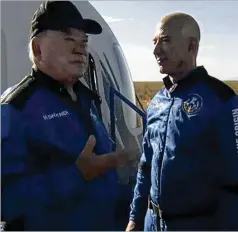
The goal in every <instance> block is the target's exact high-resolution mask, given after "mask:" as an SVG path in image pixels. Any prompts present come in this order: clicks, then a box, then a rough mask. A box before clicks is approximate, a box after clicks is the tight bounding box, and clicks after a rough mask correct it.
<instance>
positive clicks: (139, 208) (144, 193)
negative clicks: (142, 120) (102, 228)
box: [129, 130, 153, 230]
mask: <svg viewBox="0 0 238 232" xmlns="http://www.w3.org/2000/svg"><path fill="white" fill-rule="evenodd" d="M152 155H153V153H152V148H151V146H150V142H149V132H148V130H147V131H146V133H145V135H144V138H143V154H142V156H141V159H140V163H139V167H138V172H137V179H136V185H135V189H134V197H133V200H132V203H131V211H130V218H129V220H130V221H134V222H135V224H136V229H137V230H139V229H141V230H143V228H144V217H145V213H146V210H147V205H148V196H149V192H150V186H151V161H152Z"/></svg>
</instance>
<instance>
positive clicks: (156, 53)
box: [153, 44, 162, 56]
mask: <svg viewBox="0 0 238 232" xmlns="http://www.w3.org/2000/svg"><path fill="white" fill-rule="evenodd" d="M153 53H154V55H155V56H158V55H160V54H161V53H162V49H161V47H160V46H159V44H157V45H156V46H155V48H154V51H153Z"/></svg>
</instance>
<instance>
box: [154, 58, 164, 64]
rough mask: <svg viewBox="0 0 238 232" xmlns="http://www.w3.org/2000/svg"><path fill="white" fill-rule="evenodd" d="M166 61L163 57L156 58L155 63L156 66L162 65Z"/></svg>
mask: <svg viewBox="0 0 238 232" xmlns="http://www.w3.org/2000/svg"><path fill="white" fill-rule="evenodd" d="M166 60H167V58H165V57H157V58H156V61H157V62H158V64H162V63H164V62H165V61H166Z"/></svg>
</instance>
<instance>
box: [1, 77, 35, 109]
mask: <svg viewBox="0 0 238 232" xmlns="http://www.w3.org/2000/svg"><path fill="white" fill-rule="evenodd" d="M33 83H35V79H34V78H33V77H32V76H26V77H25V78H23V79H22V80H21V81H20V82H19V83H18V84H17V85H15V86H14V87H13V88H12V89H11V90H10V91H9V92H7V93H6V94H4V95H2V96H1V104H12V105H14V106H16V107H17V108H19V107H21V106H24V104H25V102H26V100H28V97H29V96H30V95H31V94H32V91H29V90H30V89H31V88H29V87H30V86H32V84H33Z"/></svg>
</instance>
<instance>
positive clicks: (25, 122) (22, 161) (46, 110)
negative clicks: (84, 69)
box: [1, 70, 121, 231]
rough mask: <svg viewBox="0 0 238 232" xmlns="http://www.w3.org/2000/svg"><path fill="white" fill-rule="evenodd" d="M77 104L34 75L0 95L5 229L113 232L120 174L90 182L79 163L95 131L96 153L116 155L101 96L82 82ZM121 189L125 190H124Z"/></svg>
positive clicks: (52, 83)
mask: <svg viewBox="0 0 238 232" xmlns="http://www.w3.org/2000/svg"><path fill="white" fill-rule="evenodd" d="M74 89H75V93H76V94H77V97H78V100H77V102H73V101H72V100H71V98H70V96H69V94H68V93H67V91H66V90H65V88H64V86H62V85H61V84H59V83H58V82H57V81H55V80H53V79H52V78H51V77H49V76H47V75H46V74H44V73H42V72H41V71H40V70H33V71H32V75H31V76H28V77H26V78H24V79H23V80H22V81H21V82H20V83H19V84H18V85H16V86H14V87H13V88H10V89H8V90H7V91H6V92H5V93H4V94H3V95H2V98H1V115H2V116H1V117H2V118H1V120H2V134H1V141H2V144H1V158H2V172H1V176H2V195H1V197H2V199H1V205H2V206H1V207H2V210H1V212H2V218H1V220H2V221H6V222H7V227H8V230H13V229H17V230H23V229H24V230H38V231H41V230H42V231H43V230H54V231H57V230H58V231H62V230H67V231H70V230H72V231H73V230H77V231H78V230H87V231H88V230H90V231H95V230H97V231H99V230H102V231H103V230H104V231H105V230H107V231H108V230H115V229H116V228H117V224H116V218H115V210H116V209H115V207H116V204H117V201H118V197H119V196H118V189H120V188H121V186H118V179H117V174H116V170H109V171H107V172H106V173H104V174H103V175H101V176H98V177H97V178H95V179H93V180H92V181H89V182H86V181H85V180H84V178H83V175H82V173H81V172H80V171H79V170H78V169H77V168H76V166H75V161H76V159H77V157H78V156H79V154H80V153H81V152H82V149H83V148H84V147H85V145H86V142H87V140H88V138H89V136H90V135H91V134H94V135H95V137H96V147H95V149H94V152H95V153H96V155H101V154H105V153H110V152H112V148H111V147H112V141H111V139H110V137H109V136H108V134H107V131H106V129H105V127H104V125H103V122H102V121H101V119H100V117H99V115H98V110H97V107H96V106H97V103H98V101H99V97H98V96H97V95H96V94H95V93H93V92H92V91H91V90H89V89H88V88H86V87H85V86H84V85H82V84H81V83H80V82H78V83H77V84H75V85H74ZM119 187H120V188H119Z"/></svg>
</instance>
